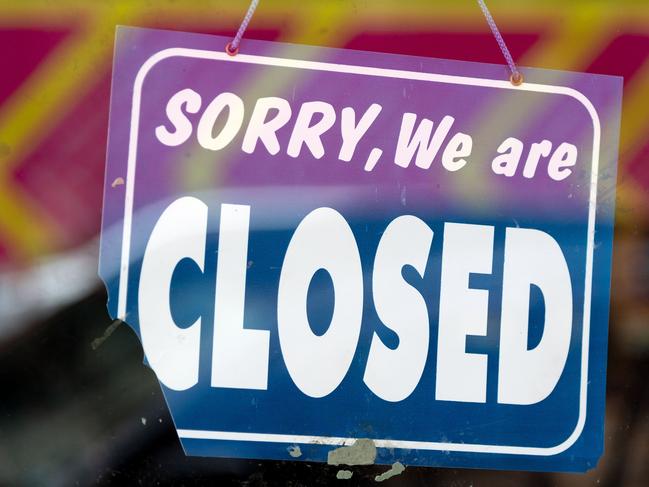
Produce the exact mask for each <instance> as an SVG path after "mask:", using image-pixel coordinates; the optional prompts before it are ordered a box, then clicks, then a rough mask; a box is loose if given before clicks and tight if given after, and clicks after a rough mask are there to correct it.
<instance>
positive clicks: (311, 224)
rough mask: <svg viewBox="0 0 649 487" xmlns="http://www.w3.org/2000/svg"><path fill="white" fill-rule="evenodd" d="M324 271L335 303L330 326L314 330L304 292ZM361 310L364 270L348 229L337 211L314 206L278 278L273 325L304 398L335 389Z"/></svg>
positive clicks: (356, 332)
mask: <svg viewBox="0 0 649 487" xmlns="http://www.w3.org/2000/svg"><path fill="white" fill-rule="evenodd" d="M320 269H324V270H326V271H327V272H328V273H329V275H330V277H331V280H332V282H333V287H334V294H335V305H334V310H333V316H332V318H331V323H330V324H329V328H328V329H327V331H326V332H325V333H324V334H323V335H322V336H317V335H315V334H314V333H313V331H312V330H311V328H310V325H309V318H308V315H307V294H308V290H309V284H310V282H311V279H312V277H313V275H314V274H315V273H316V272H317V271H318V270H320ZM362 314H363V270H362V268H361V259H360V255H359V253H358V247H357V245H356V239H355V238H354V234H353V233H352V230H351V228H349V225H348V224H347V222H346V221H345V219H344V218H343V216H342V215H341V214H340V213H338V212H337V211H335V210H333V209H331V208H318V209H316V210H314V211H312V212H311V213H309V214H308V215H307V216H306V217H305V218H304V219H303V220H302V222H301V223H300V224H299V225H298V227H297V229H296V230H295V233H294V234H293V237H292V238H291V242H290V243H289V245H288V249H287V250H286V256H285V257H284V264H283V265H282V271H281V274H280V278H279V292H278V297H277V327H278V332H279V343H280V347H281V349H282V355H283V357H284V362H285V363H286V367H287V369H288V372H289V374H290V376H291V378H292V379H293V382H295V384H296V385H297V387H298V388H299V389H300V390H301V391H302V392H303V393H304V394H306V395H307V396H310V397H315V398H318V397H324V396H326V395H328V394H330V393H331V392H332V391H334V390H335V389H336V387H338V385H339V384H340V382H341V381H342V380H343V378H344V377H345V374H346V373H347V370H348V369H349V366H350V365H351V362H352V359H353V358H354V353H355V351H356V346H357V344H358V338H359V334H360V329H361V319H362Z"/></svg>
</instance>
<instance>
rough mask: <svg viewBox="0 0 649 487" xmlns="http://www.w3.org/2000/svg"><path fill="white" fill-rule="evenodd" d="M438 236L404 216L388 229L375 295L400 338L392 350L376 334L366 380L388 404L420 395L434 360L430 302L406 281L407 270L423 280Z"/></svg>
mask: <svg viewBox="0 0 649 487" xmlns="http://www.w3.org/2000/svg"><path fill="white" fill-rule="evenodd" d="M432 241H433V231H432V230H431V229H430V227H429V226H428V225H426V224H425V223H424V222H423V221H421V220H420V219H419V218H416V217H414V216H410V215H406V216H401V217H399V218H397V219H395V220H394V221H392V223H390V224H389V225H388V227H387V228H386V229H385V233H383V236H382V237H381V241H380V242H379V246H378V249H377V251H376V259H375V260H374V272H373V273H372V292H373V296H374V306H375V307H376V312H377V314H378V316H379V318H380V319H381V321H383V323H385V325H386V326H389V327H390V328H391V329H392V330H394V331H395V332H396V333H397V335H398V336H399V346H398V347H397V348H396V349H394V350H392V349H390V348H389V347H387V346H385V345H384V344H383V342H381V339H380V338H379V336H378V335H377V334H376V333H374V336H373V337H372V344H371V346H370V352H369V356H368V359H367V367H366V368H365V375H364V376H363V380H364V381H365V384H367V386H368V387H369V388H370V390H371V391H372V392H374V394H376V395H377V396H379V397H380V398H381V399H384V400H386V401H392V402H396V401H402V400H403V399H405V398H407V397H408V396H409V395H410V394H411V393H412V391H414V390H415V387H417V384H418V383H419V379H421V374H422V373H423V371H424V366H425V365H426V359H427V357H428V336H429V324H428V309H427V307H426V302H425V301H424V298H423V297H422V296H421V294H419V292H418V291H417V290H416V289H415V288H413V287H412V286H411V285H410V284H408V283H407V282H406V281H404V280H403V277H402V275H401V271H402V269H403V267H404V266H405V265H411V266H413V267H414V268H415V269H416V270H417V272H418V273H419V275H420V276H423V274H424V271H425V269H426V263H427V262H428V253H429V252H430V245H431V243H432Z"/></svg>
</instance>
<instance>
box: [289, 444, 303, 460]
mask: <svg viewBox="0 0 649 487" xmlns="http://www.w3.org/2000/svg"><path fill="white" fill-rule="evenodd" d="M287 450H288V454H289V455H291V456H292V457H293V458H300V457H301V456H302V450H300V446H299V445H293V446H289V447H288V448H287Z"/></svg>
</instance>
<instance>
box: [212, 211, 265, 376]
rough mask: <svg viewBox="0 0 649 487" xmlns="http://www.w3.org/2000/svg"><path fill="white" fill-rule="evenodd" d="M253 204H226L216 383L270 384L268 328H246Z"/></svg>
mask: <svg viewBox="0 0 649 487" xmlns="http://www.w3.org/2000/svg"><path fill="white" fill-rule="evenodd" d="M249 222H250V207H249V206H245V205H221V223H220V226H219V250H218V251H219V253H218V257H217V264H216V298H215V302H214V343H213V348H212V350H213V353H212V387H230V388H237V389H266V388H267V384H268V349H269V340H270V332H269V331H268V330H245V329H244V328H243V313H244V305H245V295H246V270H247V266H248V227H249Z"/></svg>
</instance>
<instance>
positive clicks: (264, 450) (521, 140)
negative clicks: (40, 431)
mask: <svg viewBox="0 0 649 487" xmlns="http://www.w3.org/2000/svg"><path fill="white" fill-rule="evenodd" d="M228 41H229V39H227V38H223V37H215V36H207V35H196V34H186V33H178V32H168V31H156V30H146V29H136V28H119V29H118V33H117V42H116V51H115V65H114V75H113V90H112V97H111V119H110V131H109V144H108V155H107V166H106V186H105V190H104V191H105V192H104V215H103V227H102V236H101V261H100V275H101V277H102V278H103V280H104V282H105V284H106V287H107V289H108V294H109V302H108V309H109V312H110V314H111V316H113V317H115V318H120V319H122V320H124V321H126V322H127V323H128V324H129V325H130V326H131V327H132V328H133V330H134V331H135V333H136V334H137V336H138V337H139V339H140V340H141V342H142V346H143V349H144V353H145V360H146V363H147V364H148V365H149V366H150V367H151V368H152V369H153V370H154V371H155V373H156V375H157V377H158V379H159V381H160V384H161V387H162V389H163V392H164V395H165V398H166V400H167V403H168V405H169V408H170V410H171V413H172V416H173V418H174V422H175V425H176V428H177V431H178V435H179V438H180V441H181V442H182V445H183V448H184V449H185V451H186V453H187V454H191V455H203V456H225V457H246V458H270V459H298V460H311V461H327V459H328V458H329V459H331V458H335V457H336V455H335V454H334V455H333V457H331V456H330V452H331V451H332V450H334V449H336V448H340V447H345V446H349V445H353V444H354V443H355V442H356V441H357V440H358V439H369V440H371V442H372V443H373V444H374V447H376V456H375V458H373V461H375V462H377V463H392V462H394V461H397V460H398V461H401V462H402V463H404V464H411V465H432V466H454V467H460V466H464V467H480V468H503V469H533V470H562V471H583V470H587V469H589V468H592V467H593V466H595V464H596V463H597V460H598V458H599V456H600V455H601V451H602V446H603V421H604V391H605V377H606V348H607V328H608V301H609V286H610V260H611V250H612V238H613V215H614V206H613V204H614V199H615V194H614V193H615V168H616V159H617V144H618V130H619V118H620V102H621V90H622V84H621V79H620V78H615V77H609V76H595V75H586V74H579V73H565V72H556V71H544V70H536V69H524V70H523V74H524V76H525V83H523V84H522V85H521V86H518V87H515V86H513V85H511V83H509V81H508V73H507V71H506V68H505V67H503V66H497V65H486V64H477V63H464V62H458V61H447V60H439V59H427V58H417V57H409V56H394V55H382V54H375V53H366V52H357V51H347V50H335V49H321V48H314V47H305V46H296V45H289V44H279V43H270V42H260V41H254V40H248V39H246V40H245V41H244V43H243V45H242V49H241V52H240V53H239V54H238V55H236V56H229V55H227V54H226V53H225V50H224V49H225V45H226V44H227V42H228ZM122 181H123V182H124V184H120V183H121V182H122ZM362 444H363V445H368V444H369V443H368V442H363V443H362ZM298 447H299V448H298Z"/></svg>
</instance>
